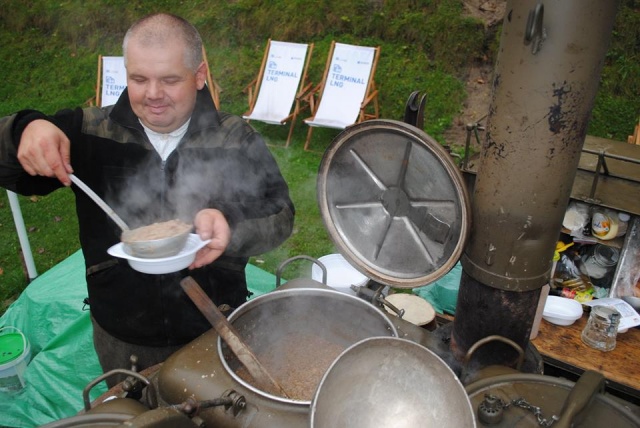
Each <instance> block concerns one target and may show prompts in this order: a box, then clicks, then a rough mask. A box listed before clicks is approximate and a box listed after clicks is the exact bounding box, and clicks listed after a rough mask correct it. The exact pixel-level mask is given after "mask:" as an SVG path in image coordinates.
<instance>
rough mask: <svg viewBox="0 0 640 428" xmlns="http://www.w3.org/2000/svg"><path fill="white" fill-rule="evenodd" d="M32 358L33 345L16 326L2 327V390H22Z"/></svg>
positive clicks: (0, 357)
mask: <svg viewBox="0 0 640 428" xmlns="http://www.w3.org/2000/svg"><path fill="white" fill-rule="evenodd" d="M30 359H31V345H30V344H29V341H28V340H27V338H26V337H25V335H24V333H22V332H21V331H20V330H18V329H17V328H15V327H2V328H0V391H3V392H15V391H20V390H21V389H22V388H24V386H25V381H24V372H25V370H26V369H27V365H28V364H29V360H30Z"/></svg>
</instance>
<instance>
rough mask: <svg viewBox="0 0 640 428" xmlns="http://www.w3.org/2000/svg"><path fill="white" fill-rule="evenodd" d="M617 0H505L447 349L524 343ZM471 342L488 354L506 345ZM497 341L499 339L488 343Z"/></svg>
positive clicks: (505, 359)
mask: <svg viewBox="0 0 640 428" xmlns="http://www.w3.org/2000/svg"><path fill="white" fill-rule="evenodd" d="M616 11H617V2H616V1H601V0H547V1H544V2H542V1H536V0H517V1H516V0H509V1H507V7H506V13H505V18H504V23H503V28H502V36H501V40H500V48H499V52H498V57H497V62H496V66H495V71H494V80H493V96H492V101H491V106H490V109H489V115H488V119H487V133H486V139H485V141H483V146H482V153H481V157H480V161H479V166H478V173H477V176H476V181H475V188H474V194H473V201H472V210H473V211H472V213H473V216H472V218H473V225H472V228H471V235H470V239H469V242H468V244H467V247H466V249H465V252H464V254H463V256H462V267H463V275H462V280H461V283H460V291H459V295H458V303H457V309H456V318H455V321H454V326H453V330H452V337H451V349H452V352H453V354H454V357H455V358H456V359H458V360H461V359H463V358H464V357H465V355H466V353H467V350H468V349H469V348H470V347H471V346H472V345H473V344H474V343H476V342H477V341H478V340H480V339H483V338H485V337H487V336H490V335H499V336H503V337H506V338H508V339H511V340H512V341H514V342H515V343H517V344H518V345H520V346H521V347H522V348H523V349H526V347H527V345H528V340H529V334H530V332H531V327H532V324H533V318H534V315H535V311H536V307H537V303H538V299H539V295H540V289H541V287H542V286H543V285H544V284H546V283H547V282H548V281H549V276H550V270H551V265H552V258H553V253H554V250H555V245H556V242H557V239H558V236H559V232H560V228H561V225H562V219H563V217H564V212H565V209H566V206H567V204H568V202H569V197H570V194H571V188H572V185H573V180H574V177H575V174H576V171H577V166H578V162H579V160H580V153H581V150H582V145H583V143H584V139H585V136H586V130H587V125H588V122H589V118H590V114H591V110H592V108H593V103H594V98H595V95H596V91H597V88H598V83H599V78H600V72H601V69H602V65H603V62H604V58H605V53H606V51H607V48H608V46H609V41H610V36H611V32H612V28H613V24H614V21H615V15H616ZM504 346H505V345H503V344H501V343H499V342H496V343H495V344H494V345H491V344H488V345H486V346H483V349H482V352H480V351H481V350H478V351H479V352H478V355H477V357H478V359H479V360H484V361H485V362H486V363H489V364H510V363H511V362H512V360H513V359H514V358H515V355H516V354H515V353H514V352H505V351H504V349H503V348H502V347H504ZM495 347H500V348H499V349H498V348H495Z"/></svg>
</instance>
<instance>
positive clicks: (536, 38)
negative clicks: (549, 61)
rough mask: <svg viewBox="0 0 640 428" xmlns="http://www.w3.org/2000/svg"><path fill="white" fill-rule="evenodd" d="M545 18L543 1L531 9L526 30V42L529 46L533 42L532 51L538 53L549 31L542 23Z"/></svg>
mask: <svg viewBox="0 0 640 428" xmlns="http://www.w3.org/2000/svg"><path fill="white" fill-rule="evenodd" d="M543 20H544V5H543V4H542V3H538V4H537V5H536V7H535V9H533V10H531V11H529V16H528V18H527V27H526V28H525V31H524V44H525V46H528V45H529V44H530V43H533V44H532V46H531V53H532V54H534V55H535V54H537V53H538V51H539V50H540V47H541V46H542V42H544V41H545V39H546V38H547V32H546V30H545V29H544V26H543V25H542V22H543Z"/></svg>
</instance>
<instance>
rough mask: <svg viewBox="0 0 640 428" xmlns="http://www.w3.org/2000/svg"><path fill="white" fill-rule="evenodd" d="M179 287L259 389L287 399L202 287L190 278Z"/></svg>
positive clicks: (184, 280)
mask: <svg viewBox="0 0 640 428" xmlns="http://www.w3.org/2000/svg"><path fill="white" fill-rule="evenodd" d="M180 286H181V287H182V289H183V290H184V292H185V293H187V296H189V298H190V299H191V300H192V301H193V303H195V305H196V306H197V307H198V309H199V310H200V312H202V314H203V315H204V316H205V318H207V320H208V321H209V322H210V323H211V325H212V326H213V328H214V329H215V330H216V332H218V334H219V335H220V337H222V338H223V339H224V341H225V342H227V345H229V348H231V350H232V351H233V353H234V354H235V356H236V357H238V359H239V360H240V362H241V363H242V364H243V365H244V366H245V367H246V368H247V370H248V371H249V374H250V375H251V376H253V378H254V379H255V380H256V382H258V384H259V385H260V387H262V388H264V389H265V390H267V391H269V392H271V393H273V394H277V395H279V396H281V397H285V398H289V396H288V395H287V394H286V393H285V392H284V390H283V389H282V387H281V386H280V384H278V382H276V380H275V379H273V378H272V377H271V375H269V373H268V372H267V371H266V370H265V369H264V367H263V366H262V364H260V361H258V359H257V358H256V356H255V354H254V353H253V352H251V348H249V346H248V345H247V344H246V343H245V342H244V340H243V339H242V337H240V335H239V334H238V332H237V330H236V329H235V328H234V327H233V325H231V323H230V322H229V320H227V318H226V317H225V316H224V315H223V314H222V312H220V310H219V309H218V307H217V306H216V305H215V304H214V303H213V302H212V301H211V299H209V296H207V294H206V293H205V292H204V290H202V287H200V285H199V284H198V283H197V282H196V281H195V280H194V279H193V278H191V277H190V276H188V277H186V278H184V279H183V280H182V281H180Z"/></svg>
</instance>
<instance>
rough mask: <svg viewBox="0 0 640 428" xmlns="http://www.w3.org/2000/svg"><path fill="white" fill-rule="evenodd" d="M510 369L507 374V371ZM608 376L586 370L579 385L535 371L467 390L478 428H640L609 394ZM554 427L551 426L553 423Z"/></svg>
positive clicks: (486, 381) (484, 381)
mask: <svg viewBox="0 0 640 428" xmlns="http://www.w3.org/2000/svg"><path fill="white" fill-rule="evenodd" d="M505 371H506V373H505ZM604 382H605V379H604V376H602V374H600V373H598V372H594V371H587V372H585V373H584V374H583V375H582V376H581V377H580V379H579V380H578V382H575V383H574V382H571V381H569V380H567V379H562V378H557V377H552V376H545V375H539V374H531V373H519V372H516V371H513V372H510V371H507V370H506V369H505V370H503V371H502V374H497V375H494V376H488V377H483V378H481V379H480V380H478V381H475V382H473V383H471V384H469V385H467V386H466V391H467V393H468V394H469V399H470V400H471V404H472V406H473V408H474V409H476V410H477V412H476V417H477V418H478V426H491V427H496V428H499V427H505V428H506V427H514V426H518V427H532V428H534V427H535V428H537V427H540V426H541V425H543V424H544V423H553V426H554V428H555V427H558V428H565V427H583V428H591V427H593V428H596V427H616V428H627V427H628V428H632V427H638V426H640V418H639V417H638V416H637V415H635V414H633V413H632V412H631V411H630V410H629V409H628V408H626V407H625V406H623V405H622V404H620V403H619V402H618V401H615V400H614V399H613V398H612V397H611V396H609V395H607V394H604V393H603V390H604ZM547 426H548V425H547Z"/></svg>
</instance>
